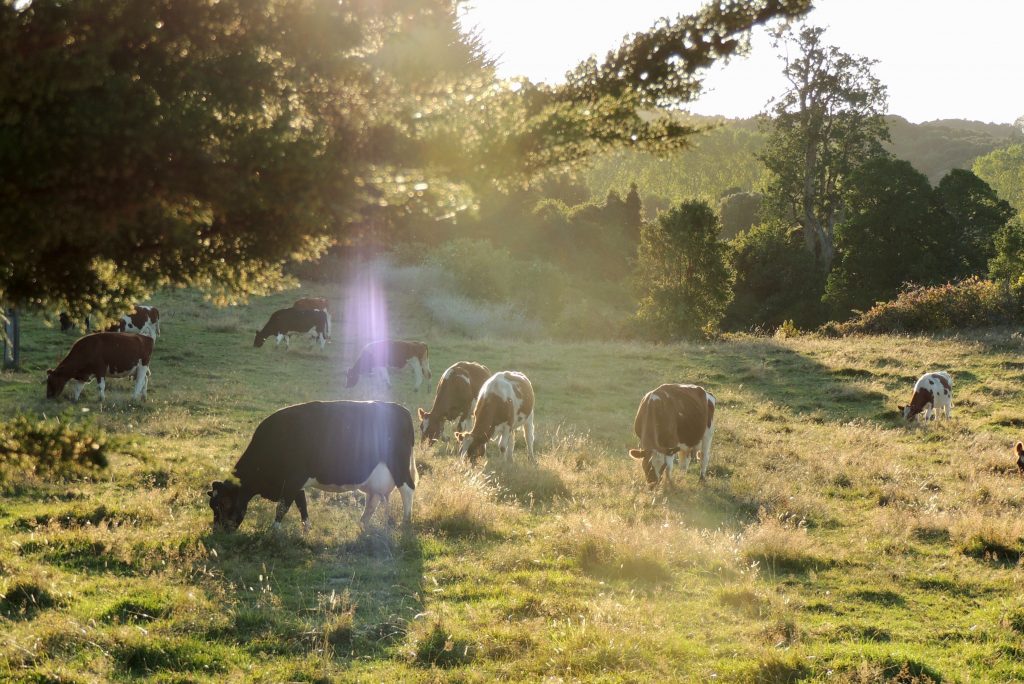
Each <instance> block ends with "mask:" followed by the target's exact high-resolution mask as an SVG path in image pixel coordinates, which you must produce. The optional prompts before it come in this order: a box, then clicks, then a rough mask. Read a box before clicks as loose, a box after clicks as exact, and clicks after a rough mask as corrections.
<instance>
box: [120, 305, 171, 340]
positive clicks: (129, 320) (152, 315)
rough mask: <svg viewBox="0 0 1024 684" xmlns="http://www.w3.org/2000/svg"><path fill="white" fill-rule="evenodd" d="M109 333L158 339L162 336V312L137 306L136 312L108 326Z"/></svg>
mask: <svg viewBox="0 0 1024 684" xmlns="http://www.w3.org/2000/svg"><path fill="white" fill-rule="evenodd" d="M107 332H134V333H141V334H143V335H149V336H150V337H153V338H156V337H157V336H158V335H159V334H160V310H159V309H157V308H156V307H155V306H148V305H146V304H136V305H135V310H134V311H132V312H131V313H130V314H125V315H124V316H121V318H119V319H118V320H117V322H116V323H113V324H111V325H110V326H108V327H107Z"/></svg>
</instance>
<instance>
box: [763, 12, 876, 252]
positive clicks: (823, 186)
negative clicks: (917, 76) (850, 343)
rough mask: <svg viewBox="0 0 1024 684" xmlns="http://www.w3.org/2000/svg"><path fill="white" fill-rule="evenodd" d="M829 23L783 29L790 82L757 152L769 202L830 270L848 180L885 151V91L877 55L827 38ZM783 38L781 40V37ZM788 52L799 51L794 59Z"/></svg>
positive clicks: (785, 59)
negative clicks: (857, 52)
mask: <svg viewBox="0 0 1024 684" xmlns="http://www.w3.org/2000/svg"><path fill="white" fill-rule="evenodd" d="M823 34H824V29H821V28H816V27H811V26H807V27H804V28H802V29H801V30H800V32H799V33H798V34H797V35H796V36H794V35H793V34H792V33H788V34H779V42H780V43H782V44H784V45H785V47H786V48H787V49H786V57H784V62H785V66H784V68H783V73H784V74H785V76H786V79H787V81H789V88H788V90H786V92H784V93H783V94H782V95H781V96H780V97H779V98H778V99H776V100H775V103H774V105H773V106H772V108H771V113H772V117H771V118H768V117H767V116H766V117H765V118H764V125H765V127H766V129H767V130H768V131H769V135H768V139H767V141H766V143H765V147H764V149H763V150H762V152H761V154H760V156H759V158H760V159H761V161H762V162H764V165H765V167H766V168H767V169H768V171H769V172H770V174H771V175H770V178H769V180H768V183H767V190H766V193H765V194H766V203H767V204H768V207H769V209H770V210H771V211H772V212H773V214H774V215H775V216H776V217H778V218H781V219H783V220H795V221H796V222H798V223H799V224H800V226H801V228H802V230H803V236H804V240H805V242H806V244H807V248H808V249H809V250H810V251H811V253H812V254H814V255H815V258H816V260H817V263H818V265H819V267H820V268H821V269H822V270H823V271H825V272H827V271H828V269H829V267H830V266H831V264H832V259H833V255H834V251H835V247H834V244H833V240H834V230H835V224H836V222H837V221H838V220H839V219H840V217H841V215H842V211H843V208H844V206H845V197H844V188H845V184H844V180H845V179H846V178H847V177H848V176H849V175H850V174H851V173H853V172H855V171H856V170H857V168H858V167H859V166H860V165H862V164H864V163H866V162H867V161H868V160H869V159H871V158H873V157H876V156H878V155H881V154H883V151H882V146H881V142H882V141H883V140H887V139H888V133H887V131H886V124H885V119H884V118H883V115H884V114H885V108H886V89H885V86H883V85H882V84H881V83H880V82H879V80H878V79H877V78H875V76H874V75H873V74H872V73H871V67H872V65H873V64H875V61H874V60H871V59H867V58H864V57H856V56H853V55H849V54H847V53H845V52H842V51H841V50H839V49H838V48H836V47H834V46H831V45H827V44H825V43H824V42H823V39H822V38H823ZM777 44H778V43H777ZM790 50H792V52H794V53H796V54H797V55H798V56H796V57H794V58H790V57H789V56H788V55H789V54H790Z"/></svg>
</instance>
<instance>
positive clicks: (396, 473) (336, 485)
mask: <svg viewBox="0 0 1024 684" xmlns="http://www.w3.org/2000/svg"><path fill="white" fill-rule="evenodd" d="M414 443H415V435H414V433H413V427H412V416H411V415H409V412H408V411H407V410H406V409H405V408H404V407H402V406H399V405H398V404H393V403H391V402H383V401H313V402H309V403H306V404H296V405H295V406H288V407H287V408H283V409H281V410H279V411H277V412H276V413H272V414H271V415H270V416H268V417H267V418H266V419H264V420H263V422H262V423H260V424H259V425H258V426H257V427H256V431H255V432H254V433H253V436H252V441H251V442H249V446H248V447H246V449H245V452H244V453H243V454H242V457H241V458H239V459H238V463H236V464H235V471H234V473H235V476H236V477H237V478H238V482H237V483H235V482H214V483H213V488H212V489H211V490H210V491H209V492H207V494H208V495H209V497H210V508H212V509H213V524H214V527H215V528H217V527H222V528H224V529H225V530H227V531H229V532H230V531H232V530H235V529H237V528H238V526H239V525H240V524H241V523H242V520H243V519H244V518H245V512H246V508H247V507H248V505H249V501H250V500H251V499H252V498H253V497H254V496H257V495H259V496H262V497H263V498H264V499H269V500H270V501H276V502H278V504H277V515H276V516H275V518H274V526H275V527H280V525H281V519H282V518H284V515H285V513H287V512H288V509H289V508H290V507H291V505H292V502H293V501H294V502H295V505H296V506H298V509H299V515H300V516H301V517H302V527H303V530H304V531H305V530H308V529H309V514H308V512H307V510H306V492H305V488H306V487H316V488H317V489H322V490H325V491H329V492H345V491H351V490H354V489H358V490H359V491H361V492H364V493H365V494H366V504H365V507H364V508H363V516H362V520H361V522H362V524H363V525H365V524H366V523H367V522H368V521H369V519H370V516H372V515H373V512H374V510H376V508H377V505H378V504H380V503H381V502H386V501H387V499H388V497H389V496H390V494H391V492H392V491H393V490H394V489H395V488H396V487H397V488H398V489H399V491H400V492H401V493H402V505H403V509H404V519H405V521H406V522H409V520H410V518H411V517H412V500H413V493H414V491H415V489H416V484H417V482H418V480H419V475H418V473H417V470H416V458H415V456H414V455H413V445H414Z"/></svg>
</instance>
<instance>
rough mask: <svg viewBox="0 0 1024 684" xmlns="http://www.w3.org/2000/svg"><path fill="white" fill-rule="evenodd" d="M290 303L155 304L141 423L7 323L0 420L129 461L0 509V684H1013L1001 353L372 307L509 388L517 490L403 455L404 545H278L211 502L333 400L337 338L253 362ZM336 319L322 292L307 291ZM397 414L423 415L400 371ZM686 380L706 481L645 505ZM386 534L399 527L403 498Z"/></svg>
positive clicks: (331, 536)
mask: <svg viewBox="0 0 1024 684" xmlns="http://www.w3.org/2000/svg"><path fill="white" fill-rule="evenodd" d="M299 294H300V293H299V292H290V293H283V294H281V295H277V296H274V297H270V298H265V299H261V300H256V301H254V302H253V303H252V305H251V306H249V307H242V308H232V309H216V308H212V307H210V306H209V305H207V304H205V303H203V302H202V300H201V299H200V298H199V297H198V296H196V295H195V294H194V293H191V292H188V291H176V292H173V293H168V294H164V295H162V296H159V297H157V298H155V299H154V303H155V304H157V305H158V306H159V307H160V309H161V311H163V312H165V314H164V319H163V329H164V335H163V336H162V337H161V338H160V340H159V341H158V343H157V350H156V354H155V358H154V362H153V377H152V380H151V382H150V392H149V401H148V403H146V404H144V405H142V406H134V405H130V404H127V403H126V395H127V393H128V383H127V381H124V380H121V381H117V380H115V381H113V382H111V383H110V386H109V387H108V390H107V391H108V398H109V399H108V404H107V405H106V406H105V407H102V408H101V407H100V406H99V404H98V402H97V400H96V389H95V386H94V385H90V386H89V387H87V388H86V390H85V394H84V398H83V401H82V403H80V404H79V405H76V406H71V405H69V404H68V402H66V401H62V402H60V403H53V402H48V401H46V400H44V399H43V398H42V397H43V387H42V385H41V384H40V382H39V380H40V378H41V377H42V374H43V371H44V369H45V368H46V367H47V366H49V365H52V362H53V360H54V359H55V358H56V357H59V356H60V355H61V354H62V353H63V352H64V351H65V350H66V349H67V347H68V346H69V344H70V342H71V340H72V338H71V337H68V336H64V335H62V334H61V333H59V332H57V331H56V330H54V329H51V328H46V327H44V326H43V325H42V323H41V322H40V321H38V320H31V319H30V320H27V321H26V322H25V332H24V335H25V346H24V358H25V359H26V362H27V368H26V372H24V373H19V374H11V373H4V374H3V375H2V376H0V378H2V382H0V417H2V418H9V417H11V416H14V415H16V414H18V413H19V412H27V413H29V414H30V415H32V416H36V417H39V416H42V415H47V416H55V415H63V416H64V419H65V420H70V421H77V420H79V419H80V418H81V417H83V416H91V417H92V418H93V419H94V420H95V421H96V422H97V423H98V424H99V425H100V426H102V427H104V428H105V429H106V430H108V431H109V432H110V433H112V434H114V435H120V436H123V437H124V438H125V439H128V440H131V441H134V442H135V445H134V446H131V445H126V446H124V447H123V451H124V453H121V454H120V455H117V456H115V458H114V459H113V461H112V463H111V466H110V468H109V471H108V472H107V473H106V474H105V475H104V476H103V477H101V478H100V479H98V480H97V481H78V482H72V483H69V484H59V485H58V484H35V485H31V486H23V487H20V488H17V489H15V490H14V491H12V492H10V494H11V495H10V496H7V497H6V498H4V499H2V500H0V530H2V536H3V539H4V549H5V550H4V553H3V554H2V555H0V595H2V596H4V597H5V598H3V599H0V634H2V635H3V636H2V638H0V679H3V680H6V681H26V682H27V681H58V680H59V681H101V680H112V681H133V680H135V679H137V678H141V677H152V678H153V679H154V680H158V681H240V680H246V681H285V680H287V681H328V680H341V681H356V680H358V681H490V680H495V679H502V680H507V681H537V680H541V679H543V678H545V677H551V678H556V679H560V680H566V681H569V680H599V681H609V682H611V681H637V680H641V681H710V680H712V679H713V680H714V681H727V682H749V681H772V682H781V681H797V680H805V679H813V680H825V679H828V680H829V681H858V682H868V681H879V680H882V679H886V680H890V679H894V678H897V677H898V678H899V679H898V681H911V678H912V677H915V676H916V677H918V679H916V680H914V681H928V679H929V678H930V679H934V680H947V679H948V680H961V679H975V680H993V681H996V680H999V681H1010V680H1021V679H1024V661H1022V660H1021V658H1020V642H1021V637H1022V634H1024V598H1022V597H1021V595H1020V590H1019V586H1020V580H1021V570H1020V567H1019V559H1020V555H1021V553H1022V552H1024V521H1022V520H1021V516H1020V511H1021V510H1022V509H1024V492H1022V489H1021V486H1020V475H1019V474H1018V472H1017V467H1016V465H1015V464H1014V462H1013V457H1012V456H1011V451H1012V444H1013V442H1014V440H1015V439H1017V438H1018V437H1019V436H1020V428H1021V426H1024V420H1022V418H1021V416H1020V410H1019V407H1020V405H1021V401H1022V399H1024V390H1022V387H1024V385H1022V382H1021V381H1022V380H1024V375H1022V372H1024V371H1022V368H1024V364H1022V363H1021V361H1020V359H1021V355H1022V352H1024V342H1022V341H1021V339H1020V337H1019V335H1015V334H1014V335H1011V334H1009V332H1001V331H990V332H984V333H978V334H974V335H971V334H962V335H960V336H958V337H956V338H951V339H915V338H894V337H864V338H850V339H838V340H833V339H827V340H826V339H814V338H796V339H786V340H773V339H764V338H751V337H736V338H732V339H728V340H725V341H721V342H716V343H709V344H693V345H690V344H681V345H664V346H653V345H645V344H632V343H592V342H575V343H554V342H531V343H525V342H516V341H510V340H509V339H482V340H468V339H466V338H463V337H459V336H456V335H453V334H450V333H448V332H446V331H445V330H444V329H443V328H441V327H440V326H439V325H438V324H437V323H435V322H432V321H431V320H429V319H427V318H424V317H421V316H420V315H419V314H416V313H415V312H411V311H409V310H407V309H406V308H405V307H404V306H403V300H402V298H401V297H400V296H399V295H398V294H396V293H390V295H389V296H388V301H389V303H390V305H391V317H390V321H391V326H392V334H394V335H396V336H406V337H410V338H419V339H424V340H426V341H427V342H428V343H429V344H430V346H431V365H432V367H433V370H434V377H435V379H436V378H437V377H438V376H439V375H440V373H441V371H442V370H443V369H444V368H445V367H446V366H447V365H448V364H449V363H451V362H453V361H454V360H457V359H475V360H479V361H482V362H485V363H487V364H488V365H490V367H491V368H492V369H499V368H514V369H519V370H522V371H524V372H525V373H526V374H527V375H528V376H529V377H530V378H531V379H532V380H533V383H534V386H535V389H536V392H537V406H538V408H537V427H538V439H537V445H538V451H539V462H538V463H537V464H536V465H533V464H530V463H528V462H527V461H526V459H525V454H524V450H523V448H522V445H520V447H519V448H518V449H517V455H516V460H515V462H514V463H511V464H508V463H503V462H501V461H500V459H498V458H493V459H492V460H491V461H490V463H488V464H487V465H486V466H482V467H478V468H475V469H474V468H470V467H468V466H467V465H466V464H464V463H461V462H460V461H459V460H458V459H456V458H455V457H454V456H453V455H452V454H451V453H449V451H448V450H447V448H446V446H445V445H443V444H439V445H437V446H436V447H435V448H433V449H427V448H423V447H417V449H418V451H417V458H418V459H419V462H420V467H421V483H420V487H419V489H418V493H417V499H416V504H415V509H414V513H413V524H412V527H411V529H408V530H405V529H403V528H402V527H401V526H394V527H391V526H388V525H387V523H386V521H385V519H384V516H383V515H382V514H380V513H379V514H378V517H377V518H375V520H374V521H373V524H372V525H371V526H370V528H369V529H368V530H367V531H365V532H361V531H360V530H359V528H358V525H357V519H358V516H359V513H360V509H361V496H360V495H356V494H324V493H318V492H314V493H312V494H311V496H310V503H309V512H310V518H311V522H312V524H313V530H312V532H311V533H310V534H308V535H306V536H303V535H302V534H301V533H300V525H299V522H298V516H297V515H296V512H295V511H294V510H292V511H291V512H290V513H289V514H288V517H286V518H285V523H284V528H283V530H282V531H281V532H280V533H277V534H275V533H274V532H273V531H272V530H271V529H270V523H271V521H272V520H273V509H274V505H273V504H271V503H269V502H265V501H254V502H253V504H252V505H251V507H250V514H249V516H248V517H247V519H246V520H245V522H244V523H243V526H242V528H241V530H240V531H239V532H238V533H235V534H233V535H228V534H223V533H212V532H211V530H210V523H211V514H210V509H209V507H208V505H207V497H206V491H207V489H208V488H209V485H210V483H211V482H212V481H213V480H215V479H221V478H223V477H224V476H225V475H227V474H228V472H229V470H230V469H231V467H232V465H233V464H234V462H235V460H236V459H237V457H238V455H239V454H240V452H241V450H242V449H243V448H244V446H245V444H246V443H247V442H248V440H249V438H250V436H251V434H252V430H253V428H254V427H255V426H256V425H257V423H258V422H259V421H260V420H261V419H262V418H263V417H265V416H266V415H268V414H269V413H270V412H272V411H273V410H275V409H277V408H279V407H280V406H283V405H286V404H291V403H295V402H299V401H305V400H310V399H323V398H344V397H347V396H353V397H359V398H365V397H366V396H367V394H368V392H367V390H366V389H365V388H363V387H359V388H357V389H356V391H355V392H354V393H348V392H347V391H346V390H344V389H343V374H344V371H345V368H346V367H347V365H348V362H350V361H351V358H352V356H353V351H354V350H353V349H352V348H351V346H347V345H345V344H344V340H345V339H346V334H347V335H353V334H355V333H354V331H355V330H356V329H357V328H358V326H357V325H356V323H355V322H354V320H353V318H352V316H351V315H345V314H346V313H349V314H351V312H345V311H339V312H337V315H336V316H335V327H334V341H333V343H332V344H331V345H329V346H328V349H327V351H326V352H325V353H321V352H319V351H310V350H309V349H308V346H307V345H306V344H305V343H304V342H303V341H299V340H296V343H295V344H294V345H293V348H292V351H291V352H287V353H286V352H285V351H284V350H283V349H280V350H276V349H273V348H272V346H270V347H264V348H263V349H253V348H252V335H253V332H254V331H255V330H256V329H257V328H258V327H259V326H260V325H261V324H262V322H263V321H264V320H265V318H266V316H267V315H268V313H269V312H270V311H272V310H273V309H275V308H278V307H280V306H282V305H286V304H287V303H288V302H290V301H291V300H292V299H294V298H295V297H296V296H298V295H299ZM301 294H305V295H311V294H312V295H318V294H325V295H328V296H330V297H332V298H333V300H334V301H337V302H344V301H345V292H344V291H343V290H342V289H341V288H338V287H331V288H326V287H318V288H307V289H305V290H303V291H302V292H301ZM940 368H941V369H948V370H949V371H951V373H952V374H953V376H954V378H955V386H954V419H953V421H952V422H950V423H948V424H946V423H939V424H932V425H922V426H920V427H917V428H916V429H908V428H907V427H906V426H905V425H903V424H901V422H900V420H898V419H897V418H896V412H895V406H896V404H897V402H900V403H903V402H905V400H906V399H907V398H908V397H909V394H910V389H911V387H912V384H913V382H914V380H915V379H916V378H917V377H918V376H919V375H920V374H921V373H922V372H923V371H925V370H930V369H940ZM393 377H394V378H396V386H395V390H394V398H395V399H397V400H399V401H401V402H403V403H404V404H405V405H406V406H408V407H410V408H412V409H415V407H417V406H425V405H427V403H428V402H429V396H427V395H426V393H420V394H419V395H416V394H415V393H413V392H412V391H411V377H410V374H409V373H408V371H406V372H403V373H401V374H398V373H396V374H394V375H393ZM664 381H689V382H696V383H702V384H705V385H706V386H707V387H708V388H709V389H711V390H712V391H713V392H714V393H715V394H716V396H717V397H718V400H719V404H718V406H719V409H718V412H717V413H716V421H717V422H716V425H717V428H716V435H715V443H714V447H713V454H712V460H711V468H710V474H709V480H708V482H707V483H706V484H703V485H702V484H700V483H698V481H697V478H696V474H695V472H694V469H693V467H691V470H690V472H689V473H688V474H687V475H685V476H677V480H676V491H675V492H672V493H668V494H665V493H658V494H656V495H652V494H651V493H650V492H648V491H647V490H646V489H645V488H644V487H642V486H641V485H640V480H641V477H640V473H639V469H638V468H637V466H636V465H635V463H634V462H632V461H631V459H629V458H628V456H627V455H626V450H627V449H628V448H629V447H630V446H633V445H635V437H634V436H633V435H632V422H633V415H634V412H635V410H636V406H637V403H638V401H639V399H640V397H641V396H642V394H643V393H644V392H645V391H646V390H648V389H651V388H652V387H654V386H656V385H658V384H659V383H661V382H664ZM390 512H391V513H392V515H394V516H395V517H396V518H400V503H399V497H398V496H397V495H395V496H393V497H392V501H391V507H390Z"/></svg>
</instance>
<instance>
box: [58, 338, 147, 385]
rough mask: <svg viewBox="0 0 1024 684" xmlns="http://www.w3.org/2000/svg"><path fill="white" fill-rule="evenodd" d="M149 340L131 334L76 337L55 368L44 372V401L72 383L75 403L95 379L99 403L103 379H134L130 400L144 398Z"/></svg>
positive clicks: (104, 382) (103, 383)
mask: <svg viewBox="0 0 1024 684" xmlns="http://www.w3.org/2000/svg"><path fill="white" fill-rule="evenodd" d="M152 355H153V338H152V337H150V336H149V335H138V334H135V333H118V332H98V333H92V334H90V335H86V336H85V337H82V338H79V339H78V340H77V341H76V342H75V343H74V344H73V345H71V351H69V352H68V354H67V356H65V357H64V359H63V360H62V361H61V362H60V363H59V364H58V365H57V367H56V368H53V369H50V370H48V371H46V398H47V399H56V398H57V397H58V396H59V395H60V393H61V392H63V391H64V386H65V385H67V384H68V383H69V382H70V383H71V384H72V388H73V389H72V392H73V394H74V399H75V401H78V398H79V397H80V396H82V389H83V388H84V387H85V384H86V383H87V382H89V381H90V380H91V379H92V378H96V383H97V386H98V387H99V394H100V401H103V400H104V399H105V398H106V387H107V382H106V379H107V378H119V377H124V376H134V377H135V391H134V392H133V393H132V398H133V399H135V400H138V399H140V398H142V399H145V398H146V392H147V390H148V389H149V376H150V370H149V360H150V358H151V357H152Z"/></svg>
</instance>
